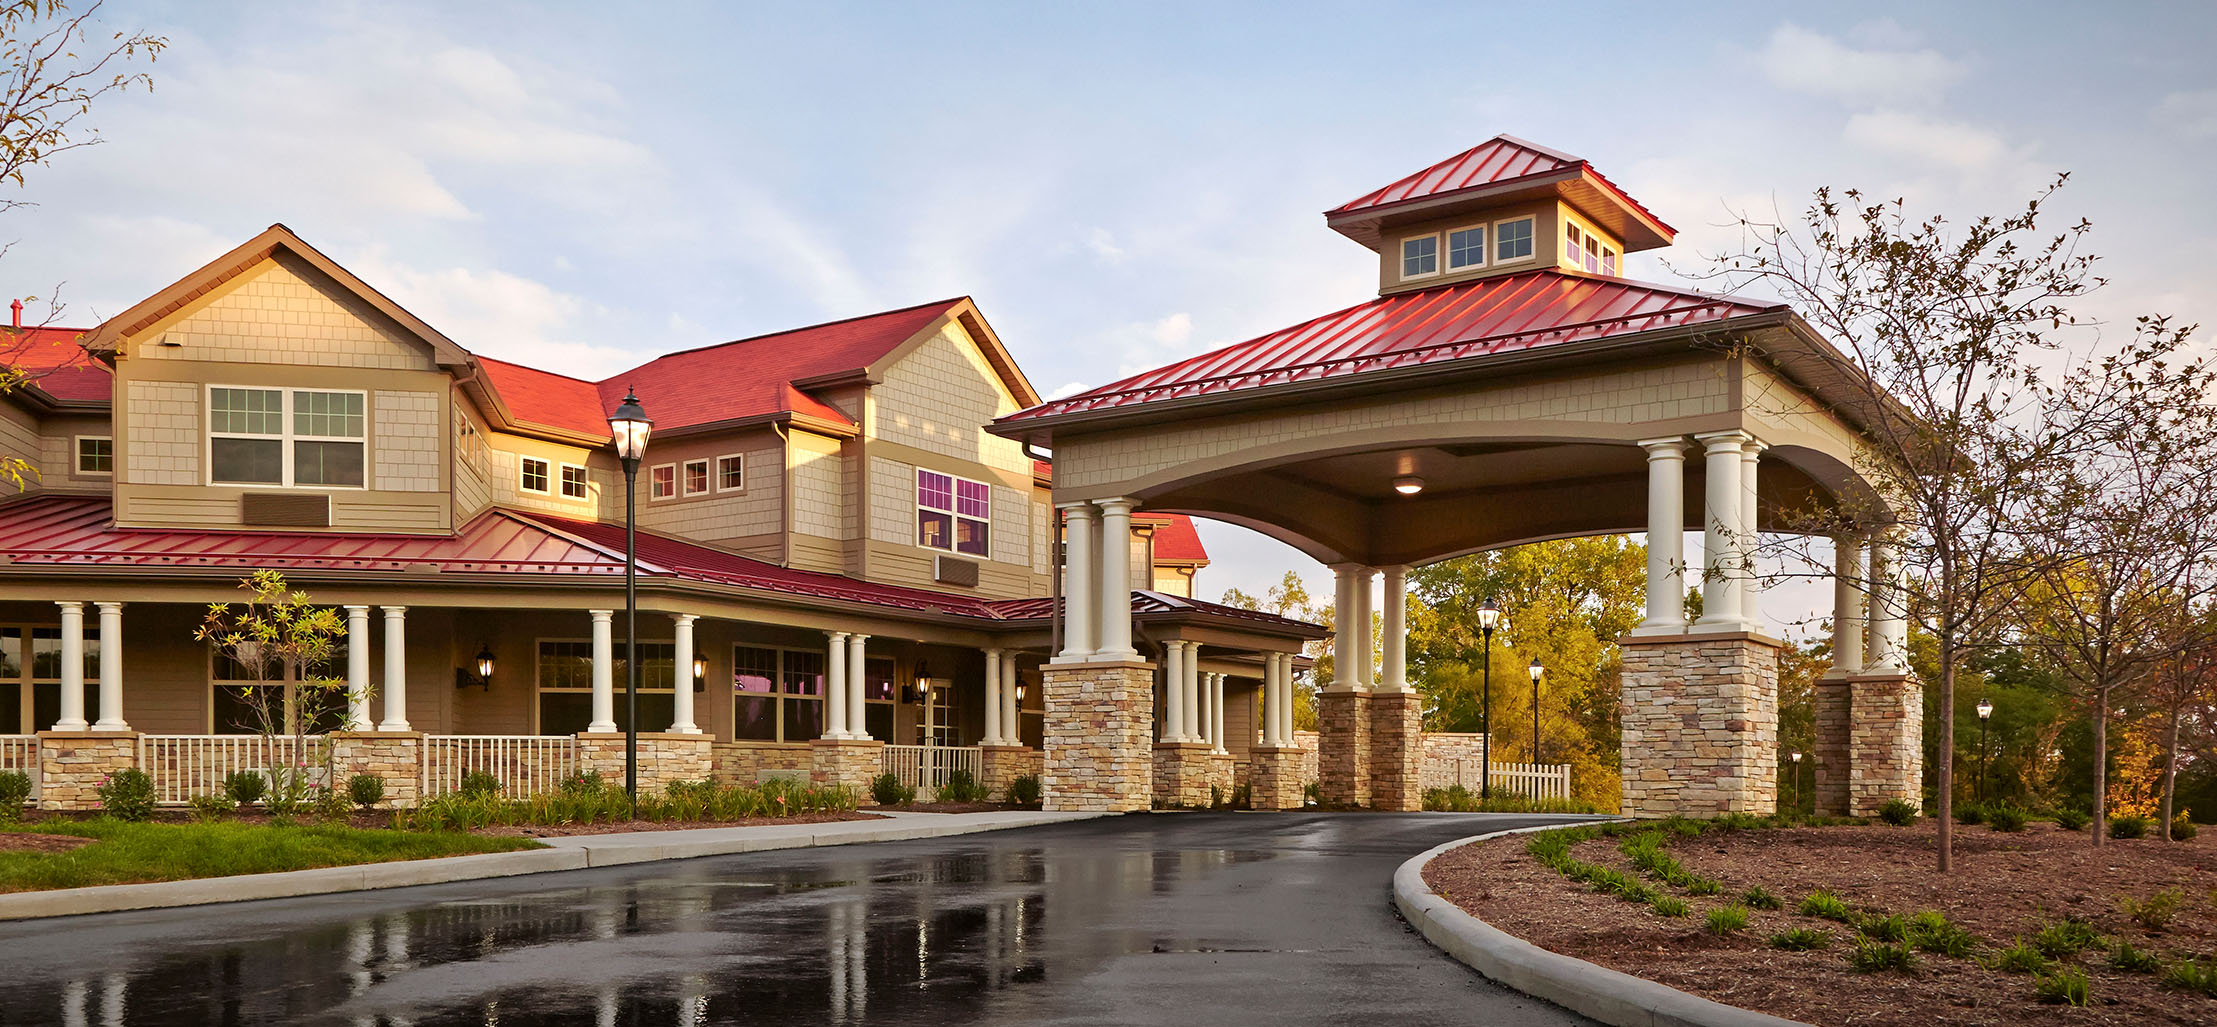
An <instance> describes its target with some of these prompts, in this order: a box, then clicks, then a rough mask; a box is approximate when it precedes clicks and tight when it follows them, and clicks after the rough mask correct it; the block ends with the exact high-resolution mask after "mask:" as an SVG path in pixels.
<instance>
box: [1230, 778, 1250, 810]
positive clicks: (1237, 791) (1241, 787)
mask: <svg viewBox="0 0 2217 1027" xmlns="http://www.w3.org/2000/svg"><path fill="white" fill-rule="evenodd" d="M1232 808H1233V809H1254V808H1255V786H1254V785H1251V784H1238V785H1233V786H1232Z"/></svg>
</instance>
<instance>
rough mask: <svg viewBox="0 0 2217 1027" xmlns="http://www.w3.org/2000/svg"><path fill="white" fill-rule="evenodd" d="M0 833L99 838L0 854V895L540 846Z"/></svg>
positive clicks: (414, 837)
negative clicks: (59, 848) (67, 847)
mask: <svg viewBox="0 0 2217 1027" xmlns="http://www.w3.org/2000/svg"><path fill="white" fill-rule="evenodd" d="M0 830H5V831H18V832H26V831H27V832H33V833H38V834H68V835H77V836H79V837H83V838H96V839H99V840H98V841H95V842H93V843H92V844H91V845H87V846H84V847H82V848H79V849H76V850H74V851H70V852H56V853H37V852H0V892H11V891H38V890H41V889H46V888H82V887H86V886H88V885H97V884H130V883H134V882H138V881H182V880H186V879H189V878H196V877H228V876H231V875H233V874H263V873H270V872H272V871H278V870H307V869H310V868H313V867H334V866H348V865H351V864H357V863H385V862H391V861H394V860H403V859H428V858H431V857H433V856H462V855H469V854H471V853H479V852H512V851H515V850H517V849H536V848H542V847H543V846H541V845H540V843H538V842H536V841H533V840H531V839H529V838H487V837H481V836H478V835H472V834H464V833H461V832H457V831H388V830H362V829H360V828H353V827H337V826H330V825H322V824H316V825H300V826H295V827H270V826H267V825H261V824H235V823H213V824H127V823H124V822H122V821H116V820H87V821H66V820H49V821H43V822H39V823H18V824H7V825H0Z"/></svg>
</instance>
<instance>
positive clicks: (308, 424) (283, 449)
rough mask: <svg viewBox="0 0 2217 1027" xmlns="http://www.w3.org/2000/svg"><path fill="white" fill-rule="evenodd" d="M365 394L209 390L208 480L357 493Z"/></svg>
mask: <svg viewBox="0 0 2217 1027" xmlns="http://www.w3.org/2000/svg"><path fill="white" fill-rule="evenodd" d="M364 396H365V394H364V393H361V392H343V391H332V390H323V389H248V388H239V387H236V386H226V385H211V386H209V387H208V480H209V482H210V483H212V484H219V485H299V486H314V487H337V488H361V487H362V484H363V480H364V479H363V468H364V466H365V465H366V463H367V461H366V454H365V453H364V449H365V447H366V444H365V441H364V440H365V438H366V436H367V432H366V430H365V429H366V428H367V423H368V419H367V417H366V416H365V415H364V413H363V400H364Z"/></svg>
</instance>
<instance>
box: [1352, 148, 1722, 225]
mask: <svg viewBox="0 0 2217 1027" xmlns="http://www.w3.org/2000/svg"><path fill="white" fill-rule="evenodd" d="M1542 196H1556V197H1560V198H1561V199H1563V200H1566V201H1569V202H1570V203H1571V204H1573V205H1574V206H1577V207H1579V208H1580V209H1581V210H1584V211H1585V212H1586V214H1587V215H1588V216H1589V217H1592V218H1594V219H1595V220H1596V221H1598V222H1601V223H1602V225H1603V227H1605V228H1607V229H1609V230H1610V231H1611V232H1614V233H1616V235H1617V236H1618V238H1619V239H1621V240H1622V241H1623V243H1624V246H1625V248H1626V249H1627V250H1635V251H1636V250H1643V249H1651V248H1653V247H1656V246H1664V245H1668V244H1669V243H1670V241H1671V239H1672V237H1674V236H1676V235H1677V234H1678V230H1677V229H1675V228H1672V227H1671V226H1669V225H1667V224H1664V223H1663V220H1662V219H1661V218H1658V217H1656V216H1655V212H1653V211H1651V210H1648V209H1647V207H1646V205H1644V204H1642V203H1640V201H1638V200H1635V199H1633V198H1632V196H1631V194H1629V193H1627V192H1625V191H1624V190H1623V189H1620V188H1618V187H1617V184H1616V183H1614V182H1611V181H1609V179H1608V178H1607V177H1605V176H1603V175H1602V174H1601V172H1600V171H1598V170H1596V169H1595V168H1594V166H1593V165H1592V164H1591V163H1589V162H1588V161H1587V160H1586V159H1585V158H1584V157H1578V156H1574V155H1572V154H1568V153H1564V152H1563V151H1561V150H1556V149H1551V148H1549V147H1545V146H1541V145H1540V144H1538V143H1533V142H1527V141H1525V140H1522V139H1518V138H1517V137H1515V136H1511V135H1497V136H1495V137H1493V138H1491V139H1488V140H1486V141H1485V142H1482V143H1479V144H1478V145H1476V146H1473V147H1471V148H1470V149H1467V150H1464V151H1463V152H1461V153H1458V154H1456V155H1454V156H1452V157H1449V158H1447V159H1446V160H1443V161H1440V162H1438V163H1436V164H1433V165H1431V166H1429V167H1426V168H1424V169H1423V170H1421V171H1417V172H1415V173H1413V174H1408V175H1403V176H1402V177H1400V178H1397V179H1394V180H1393V181H1392V182H1389V183H1387V184H1385V185H1382V186H1380V187H1378V188H1376V189H1373V190H1371V191H1369V192H1367V193H1364V194H1362V195H1361V196H1358V197H1355V198H1354V199H1352V200H1349V201H1347V202H1346V203H1342V204H1340V205H1339V206H1337V207H1334V208H1332V209H1330V210H1327V211H1325V212H1324V223H1325V224H1326V225H1328V226H1330V227H1331V228H1332V229H1333V230H1334V231H1337V232H1339V233H1340V234H1342V235H1345V236H1347V237H1348V238H1350V239H1353V240H1355V241H1356V242H1359V243H1362V244H1363V245H1365V246H1368V247H1370V248H1372V249H1376V248H1377V247H1378V244H1379V239H1380V236H1379V229H1380V228H1381V227H1383V226H1386V225H1390V224H1394V223H1398V222H1406V221H1411V220H1416V219H1418V218H1421V217H1433V216H1440V215H1444V214H1447V213H1449V212H1450V211H1449V210H1448V209H1446V208H1448V207H1450V206H1457V207H1459V206H1460V205H1461V204H1459V203H1458V202H1457V201H1463V200H1472V201H1475V200H1486V201H1492V202H1508V201H1510V200H1514V199H1527V198H1537V197H1542Z"/></svg>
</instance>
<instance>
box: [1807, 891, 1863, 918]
mask: <svg viewBox="0 0 2217 1027" xmlns="http://www.w3.org/2000/svg"><path fill="white" fill-rule="evenodd" d="M1800 909H1801V915H1802V916H1813V917H1821V918H1823V919H1826V920H1838V921H1839V922H1841V923H1843V924H1844V923H1848V922H1849V921H1851V920H1852V919H1854V916H1855V911H1854V910H1851V909H1849V908H1848V904H1847V900H1845V899H1842V898H1841V897H1839V896H1838V895H1834V894H1832V893H1831V892H1828V891H1816V892H1811V893H1809V897H1808V898H1805V899H1803V900H1801V907H1800Z"/></svg>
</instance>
